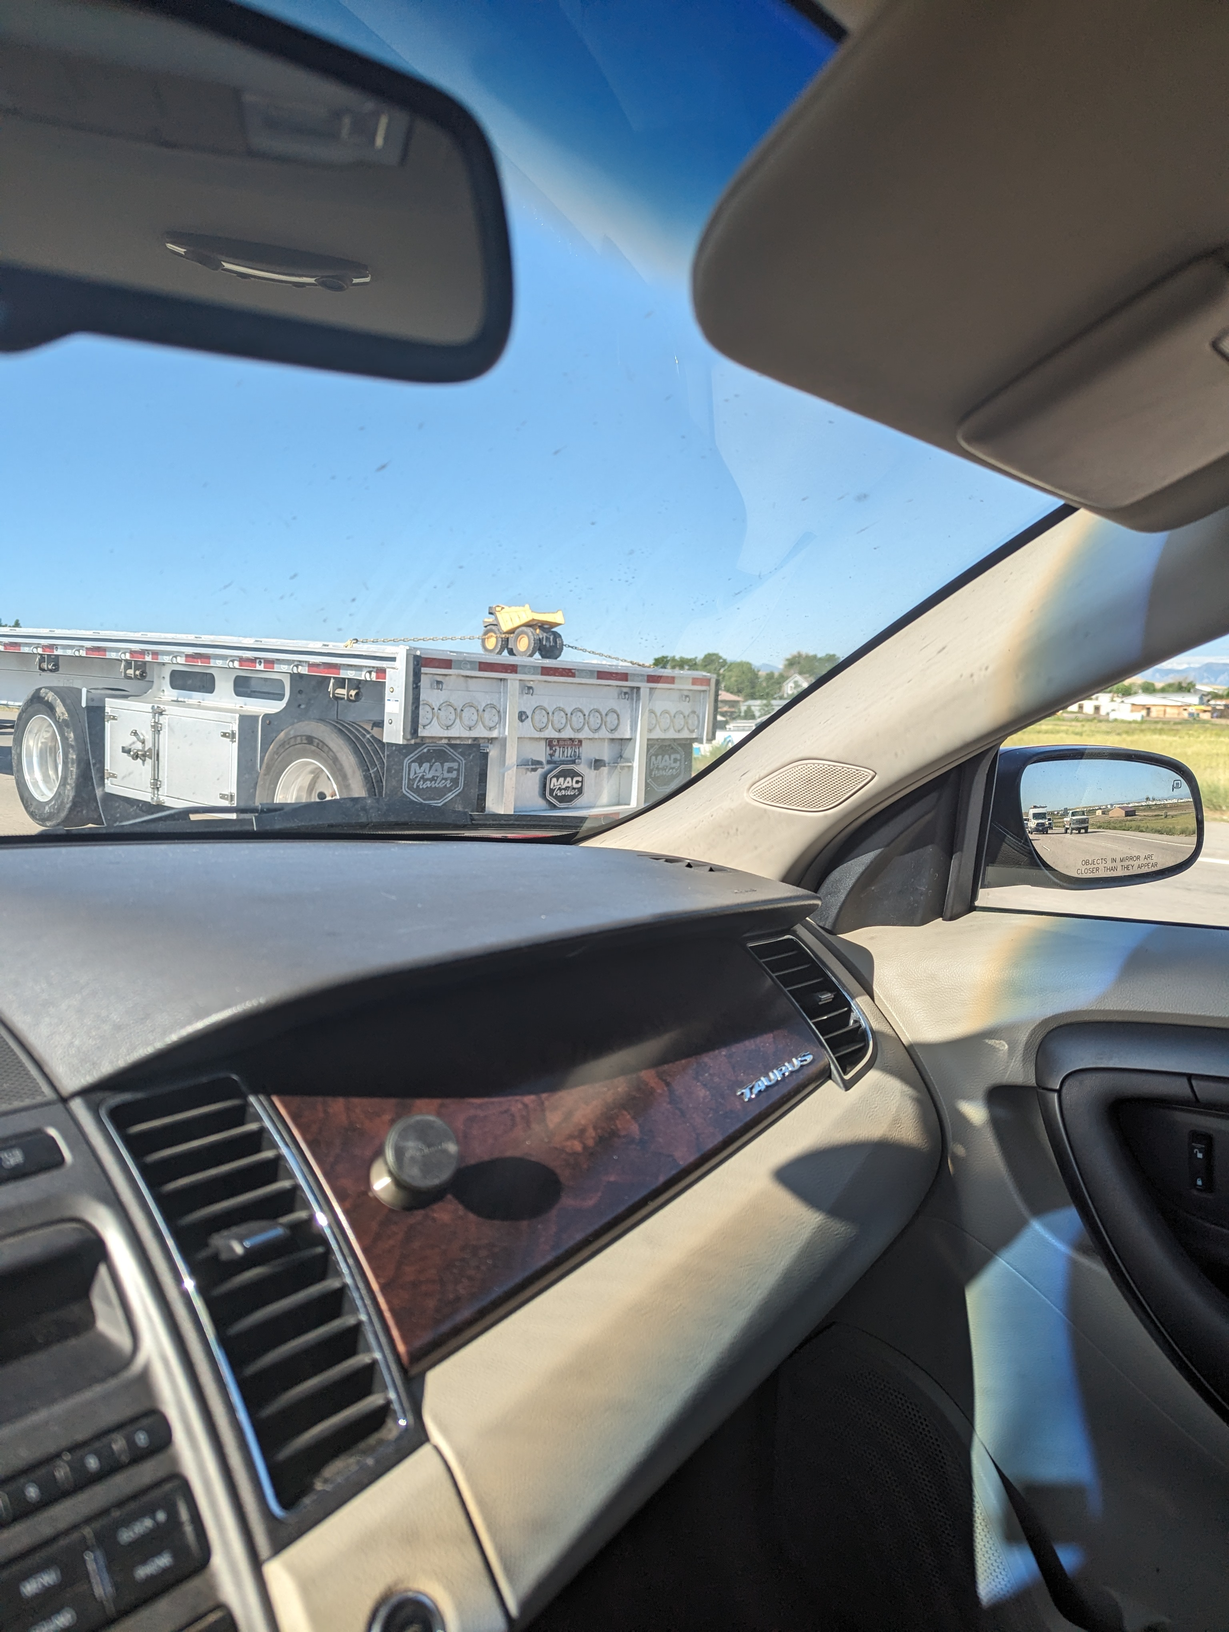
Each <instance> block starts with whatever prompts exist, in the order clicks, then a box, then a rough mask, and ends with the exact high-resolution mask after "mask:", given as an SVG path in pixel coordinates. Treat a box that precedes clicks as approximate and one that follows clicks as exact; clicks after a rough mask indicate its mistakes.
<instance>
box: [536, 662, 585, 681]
mask: <svg viewBox="0 0 1229 1632" xmlns="http://www.w3.org/2000/svg"><path fill="white" fill-rule="evenodd" d="M538 672H539V673H540V674H555V675H558V676H559V678H560V679H561V680H575V678H576V670H575V669H548V668H547V667H546V664H545V663H544V664H543V665H542V667H541V669H540V670H539V671H538Z"/></svg>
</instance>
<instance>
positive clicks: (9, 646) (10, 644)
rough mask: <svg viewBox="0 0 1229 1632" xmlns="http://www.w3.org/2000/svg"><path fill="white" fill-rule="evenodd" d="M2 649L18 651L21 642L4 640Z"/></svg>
mask: <svg viewBox="0 0 1229 1632" xmlns="http://www.w3.org/2000/svg"><path fill="white" fill-rule="evenodd" d="M4 649H5V651H6V652H19V651H20V650H21V642H20V641H19V640H6V641H5V643H4Z"/></svg>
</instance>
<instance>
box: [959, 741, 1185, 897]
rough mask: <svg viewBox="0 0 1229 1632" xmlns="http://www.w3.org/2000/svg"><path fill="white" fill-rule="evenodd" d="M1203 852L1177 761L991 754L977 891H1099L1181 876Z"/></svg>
mask: <svg viewBox="0 0 1229 1632" xmlns="http://www.w3.org/2000/svg"><path fill="white" fill-rule="evenodd" d="M1202 848H1203V801H1202V800H1201V799H1200V797H1199V787H1198V784H1197V783H1196V781H1195V778H1194V776H1193V775H1192V774H1191V772H1190V771H1189V770H1188V769H1187V768H1186V766H1185V765H1182V764H1180V763H1179V762H1178V761H1177V760H1176V759H1167V758H1165V757H1164V756H1163V755H1160V754H1144V753H1135V752H1133V751H1131V750H1128V749H1114V748H1009V749H1005V750H1004V751H1003V752H1002V753H1000V755H999V759H998V767H997V770H996V774H995V786H994V799H993V803H992V807H991V815H990V830H989V834H988V837H987V844H986V864H985V872H984V876H983V883H984V884H985V885H986V886H988V887H994V886H1002V885H1007V884H1032V885H1039V884H1040V885H1050V886H1051V887H1055V888H1059V889H1097V888H1099V887H1104V886H1106V885H1114V884H1117V885H1121V884H1141V883H1144V882H1146V881H1147V880H1149V879H1156V878H1168V877H1170V876H1172V875H1173V874H1175V873H1180V872H1183V871H1184V870H1185V869H1186V868H1187V867H1189V866H1191V864H1192V863H1193V862H1194V861H1195V860H1196V859H1197V858H1198V856H1199V852H1200V850H1201V849H1202Z"/></svg>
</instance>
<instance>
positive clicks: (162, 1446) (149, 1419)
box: [111, 1411, 171, 1462]
mask: <svg viewBox="0 0 1229 1632" xmlns="http://www.w3.org/2000/svg"><path fill="white" fill-rule="evenodd" d="M111 1439H112V1441H113V1443H114V1444H115V1448H116V1450H117V1451H118V1452H119V1457H120V1461H121V1462H139V1461H141V1459H142V1458H143V1457H146V1456H153V1455H155V1454H156V1452H158V1451H165V1450H166V1448H167V1446H168V1445H169V1444H170V1443H171V1425H170V1423H169V1422H168V1421H167V1420H166V1418H165V1417H164V1416H163V1415H162V1412H161V1411H150V1412H148V1413H147V1415H145V1416H143V1417H138V1418H137V1420H136V1421H135V1422H129V1423H126V1424H125V1425H124V1427H122V1428H117V1429H116V1431H115V1433H114V1434H112V1435H111Z"/></svg>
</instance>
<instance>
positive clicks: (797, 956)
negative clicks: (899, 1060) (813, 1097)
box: [751, 935, 871, 1076]
mask: <svg viewBox="0 0 1229 1632" xmlns="http://www.w3.org/2000/svg"><path fill="white" fill-rule="evenodd" d="M751 950H752V952H754V954H755V956H756V957H757V958H758V959H759V960H760V962H761V963H762V964H763V965H764V968H765V969H767V971H768V973H769V974H770V975H771V976H772V978H773V979H774V980H775V981H776V983H777V985H778V986H781V987H783V988H784V989H785V990H786V991H787V992H788V993H789V995H790V996H791V997H792V998H793V1000H794V1002H795V1003H796V1004H797V1005H798V1007H799V1008H800V1009H801V1010H802V1012H803V1014H805V1015H806V1017H807V1019H808V1020H809V1021H810V1022H811V1025H812V1026H813V1027H814V1028H815V1030H816V1031H817V1032H818V1033H819V1036H820V1039H821V1041H822V1042H823V1044H824V1047H825V1048H826V1049H827V1050H828V1053H829V1054H830V1055H831V1056H832V1058H833V1060H835V1062H836V1064H837V1066H838V1067H839V1068H840V1071H841V1073H842V1075H843V1076H848V1075H849V1073H850V1072H851V1071H856V1070H857V1068H858V1067H859V1066H860V1065H862V1064H864V1062H865V1061H866V1059H867V1058H868V1057H869V1055H870V1051H871V1030H870V1027H869V1026H868V1025H867V1023H866V1021H865V1020H864V1019H863V1018H862V1015H861V1013H860V1011H859V1009H858V1007H857V1004H855V1002H854V1001H853V999H852V998H851V997H850V996H849V994H848V992H846V991H844V990H843V988H842V987H841V986H840V985H838V983H837V982H836V981H835V980H834V979H833V978H832V976H831V975H830V974H829V973H828V971H827V969H826V968H825V967H824V965H823V964H822V963H821V962H820V961H819V959H818V958H817V957H816V956H815V954H814V953H813V952H811V951H810V950H809V949H808V948H807V947H805V946H804V945H803V944H802V942H801V941H800V940H799V939H798V937H797V936H796V935H782V936H780V937H779V939H777V940H775V941H759V942H757V943H756V944H755V945H753V946H752V948H751Z"/></svg>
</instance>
